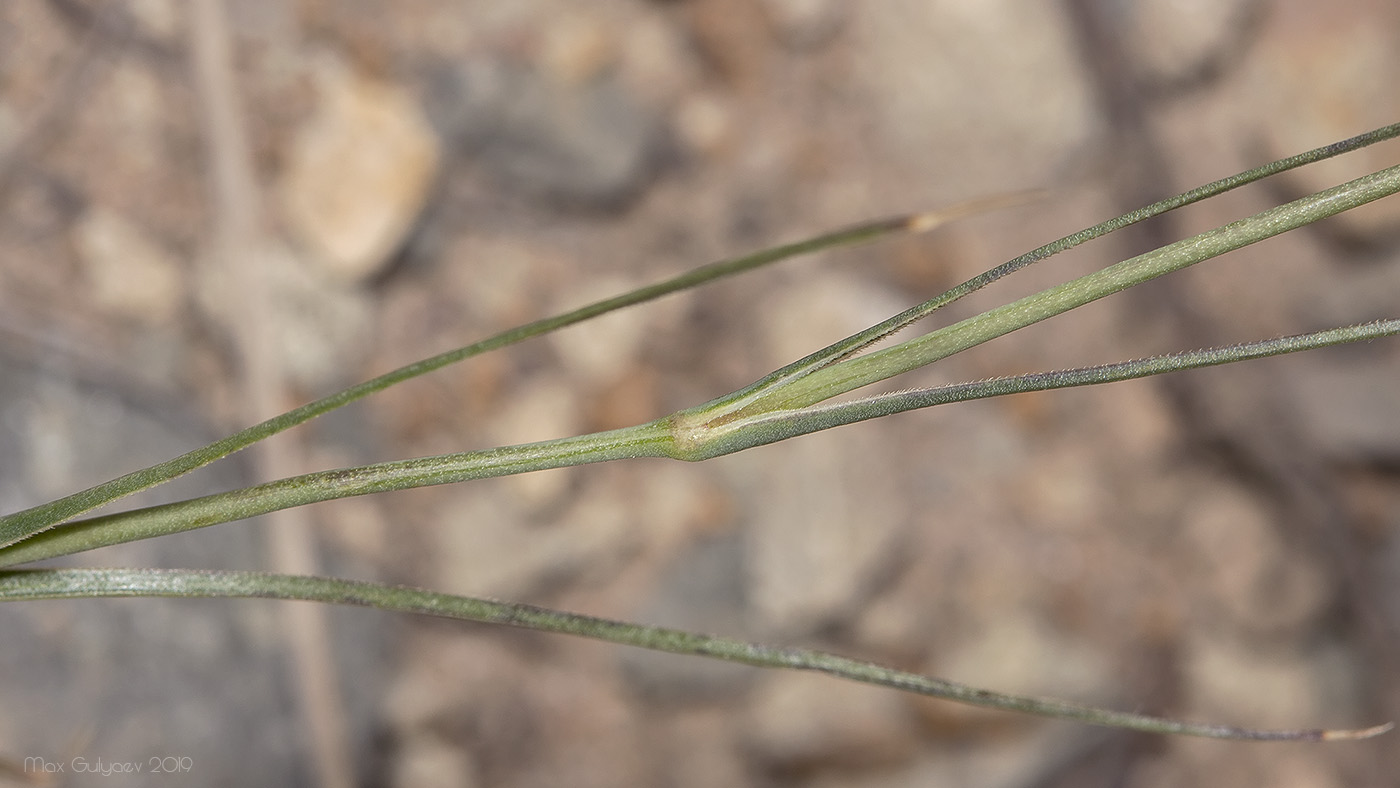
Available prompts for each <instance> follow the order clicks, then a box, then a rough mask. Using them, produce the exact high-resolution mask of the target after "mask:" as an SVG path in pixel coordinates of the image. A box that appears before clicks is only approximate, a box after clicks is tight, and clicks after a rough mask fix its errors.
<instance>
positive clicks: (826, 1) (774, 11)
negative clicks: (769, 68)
mask: <svg viewBox="0 0 1400 788" xmlns="http://www.w3.org/2000/svg"><path fill="white" fill-rule="evenodd" d="M763 9H764V10H765V11H766V12H767V13H768V19H769V21H770V23H771V24H772V25H773V28H774V31H775V32H776V33H777V34H778V36H779V38H781V39H782V40H783V41H784V42H786V43H788V44H789V45H791V46H794V47H798V48H802V47H812V46H818V45H820V44H824V43H826V42H828V41H830V40H831V39H832V38H833V37H834V36H835V35H836V33H837V32H838V31H839V30H840V29H841V24H842V23H843V22H844V21H845V18H846V13H847V11H848V10H849V5H848V4H847V3H844V2H841V0H763Z"/></svg>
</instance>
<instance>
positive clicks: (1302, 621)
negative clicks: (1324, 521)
mask: <svg viewBox="0 0 1400 788" xmlns="http://www.w3.org/2000/svg"><path fill="white" fill-rule="evenodd" d="M1183 519H1184V525H1185V529H1184V530H1185V536H1186V538H1187V540H1188V544H1189V545H1190V546H1191V548H1192V552H1193V553H1194V556H1195V564H1196V566H1197V567H1199V568H1198V570H1197V572H1198V575H1197V576H1198V577H1199V578H1200V583H1199V589H1198V592H1199V593H1201V595H1202V596H1203V597H1204V598H1205V599H1206V600H1208V601H1207V603H1206V605H1205V606H1203V607H1205V608H1207V609H1208V610H1209V611H1213V612H1215V614H1216V615H1217V616H1218V614H1219V613H1224V618H1223V621H1222V622H1220V623H1224V624H1226V625H1229V626H1232V627H1244V628H1246V629H1250V630H1254V631H1258V632H1266V633H1273V634H1289V633H1296V632H1301V631H1303V630H1304V628H1305V627H1306V626H1307V625H1308V624H1310V623H1311V622H1313V621H1314V620H1316V618H1317V617H1318V616H1319V615H1321V614H1322V613H1323V611H1324V610H1325V609H1326V606H1327V604H1328V603H1329V602H1330V601H1331V599H1332V589H1331V588H1329V587H1328V581H1327V576H1326V574H1325V573H1324V572H1323V570H1322V569H1321V567H1319V566H1318V565H1317V563H1316V562H1315V561H1313V560H1311V559H1310V558H1309V557H1308V556H1307V555H1305V554H1303V553H1301V552H1300V551H1297V550H1292V549H1289V547H1288V545H1287V544H1286V543H1285V542H1284V540H1283V537H1282V535H1281V534H1280V533H1279V532H1278V526H1277V525H1276V524H1275V523H1273V522H1272V521H1271V520H1270V518H1269V516H1268V513H1267V512H1266V511H1265V510H1264V509H1263V508H1262V507H1261V505H1260V504H1259V503H1257V502H1256V501H1254V500H1253V499H1251V498H1250V497H1248V496H1247V495H1246V494H1244V493H1242V492H1239V491H1236V490H1233V489H1229V488H1225V487H1220V488H1209V489H1207V490H1205V491H1202V492H1201V493H1200V494H1198V495H1196V496H1193V498H1192V504H1191V506H1190V507H1189V508H1188V509H1187V511H1186V512H1185V514H1184V515H1183ZM1205 612H1206V610H1203V611H1202V613H1205Z"/></svg>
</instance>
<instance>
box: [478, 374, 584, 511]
mask: <svg viewBox="0 0 1400 788" xmlns="http://www.w3.org/2000/svg"><path fill="white" fill-rule="evenodd" d="M521 386H522V390H520V391H517V392H515V393H514V394H513V395H512V396H511V397H510V398H509V399H508V401H507V402H506V404H505V406H504V407H503V408H502V409H501V410H500V411H499V412H497V413H493V414H491V419H490V427H489V429H488V434H489V435H490V441H491V445H493V446H506V445H512V444H517V443H532V442H534V441H544V440H553V439H555V438H568V437H571V436H573V435H577V434H579V433H580V432H581V431H582V417H581V416H580V414H579V405H578V394H577V392H575V391H574V390H573V388H572V387H571V386H570V385H569V382H568V381H567V380H565V379H563V378H562V376H557V375H555V376H547V375H540V376H536V377H535V378H533V379H530V380H528V381H525V382H523V383H522V384H521ZM499 484H500V485H501V486H502V487H503V488H505V489H508V490H509V491H510V494H511V498H512V501H513V503H514V504H515V505H517V506H520V507H522V509H523V511H530V510H536V509H539V508H542V507H544V506H546V505H548V504H551V503H553V502H556V501H557V500H558V499H559V497H560V496H562V495H563V494H564V493H565V492H566V491H567V490H568V487H569V477H568V471H567V470H564V471H560V470H550V471H537V472H534V473H525V474H519V475H515V476H507V477H506V478H504V479H502V480H501V481H500V482H499Z"/></svg>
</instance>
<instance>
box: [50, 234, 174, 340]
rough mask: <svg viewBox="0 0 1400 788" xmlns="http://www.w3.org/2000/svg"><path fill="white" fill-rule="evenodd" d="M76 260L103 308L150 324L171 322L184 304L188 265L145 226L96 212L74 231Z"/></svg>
mask: <svg viewBox="0 0 1400 788" xmlns="http://www.w3.org/2000/svg"><path fill="white" fill-rule="evenodd" d="M73 238H74V243H75V245H76V246H77V251H78V256H79V258H80V259H81V260H82V262H83V271H84V273H85V274H86V276H87V281H88V285H89V287H90V288H91V290H92V296H93V300H94V301H96V302H97V305H98V306H99V307H101V308H104V309H108V310H111V311H112V312H113V313H115V314H118V315H120V316H122V317H123V318H126V319H129V320H133V321H136V322H139V323H144V324H147V325H162V324H165V323H169V322H170V321H171V320H172V319H174V318H175V316H176V315H178V314H179V312H180V309H181V307H182V306H183V303H184V291H185V276H184V267H183V265H182V264H181V262H180V261H179V260H178V259H177V258H176V257H175V255H174V254H173V253H171V252H169V251H168V250H166V249H164V248H163V247H162V246H161V245H160V243H159V242H158V241H156V240H155V239H153V238H151V237H150V236H149V235H147V234H146V233H145V232H144V231H143V230H141V228H139V227H137V226H136V225H135V224H133V223H131V222H130V221H128V220H127V219H126V218H124V217H122V216H121V215H120V214H117V213H115V212H113V211H109V210H107V209H105V208H101V207H98V208H95V209H93V210H92V211H89V212H88V213H87V214H86V215H85V216H84V217H83V219H82V221H81V222H79V224H78V226H77V228H76V231H75V233H74V236H73Z"/></svg>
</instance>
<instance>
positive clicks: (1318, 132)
mask: <svg viewBox="0 0 1400 788" xmlns="http://www.w3.org/2000/svg"><path fill="white" fill-rule="evenodd" d="M1270 24H1271V27H1272V31H1271V32H1272V35H1269V36H1267V37H1265V38H1264V39H1263V40H1261V41H1260V42H1259V45H1258V47H1257V48H1256V51H1255V52H1254V53H1253V55H1252V56H1251V57H1250V58H1249V60H1248V61H1247V62H1246V67H1245V69H1244V73H1243V79H1244V82H1243V87H1242V90H1243V92H1244V93H1245V94H1246V95H1248V96H1249V97H1250V101H1251V102H1253V103H1254V104H1255V105H1256V106H1257V107H1258V109H1257V110H1255V112H1254V115H1256V116H1259V117H1274V118H1287V122H1282V123H1269V124H1266V125H1263V126H1261V127H1258V128H1253V127H1251V128H1250V130H1251V131H1253V132H1254V133H1256V134H1258V135H1260V136H1261V137H1262V140H1261V141H1262V143H1263V146H1264V147H1263V153H1264V155H1266V156H1268V157H1270V158H1272V157H1277V156H1288V155H1292V154H1294V153H1299V152H1302V151H1305V150H1309V149H1311V148H1315V147H1317V146H1319V145H1326V144H1328V143H1332V142H1336V141H1337V140H1342V139H1346V138H1347V137H1350V136H1352V135H1355V134H1360V133H1362V132H1364V131H1369V130H1371V129H1373V128H1376V127H1378V126H1382V125H1385V124H1387V123H1393V122H1395V118H1396V117H1400V92H1397V91H1396V90H1395V81H1394V75H1395V74H1396V73H1400V6H1396V5H1394V4H1383V5H1382V6H1381V7H1378V6H1376V5H1375V4H1373V3H1370V2H1367V1H1366V0H1347V1H1346V2H1338V3H1329V4H1328V5H1327V6H1325V7H1323V6H1319V5H1317V4H1316V3H1311V2H1308V0H1289V1H1288V2H1280V3H1275V4H1273V6H1272V12H1271V14H1270ZM1397 149H1400V143H1396V142H1395V141H1393V140H1392V141H1390V142H1388V143H1382V144H1380V145H1373V146H1370V147H1368V148H1365V149H1363V150H1360V151H1356V152H1355V153H1351V154H1348V155H1347V156H1342V157H1337V158H1332V159H1328V160H1327V161H1323V162H1319V163H1317V164H1313V165H1310V166H1308V167H1305V168H1302V169H1299V170H1294V171H1291V172H1288V173H1285V174H1284V175H1281V176H1279V177H1280V178H1282V179H1283V180H1284V181H1285V182H1287V183H1289V184H1291V186H1290V187H1289V191H1292V192H1296V193H1297V195H1296V196H1301V194H1305V193H1308V192H1313V191H1317V190H1320V189H1325V188H1329V187H1331V186H1334V185H1336V184H1338V183H1341V182H1343V181H1345V180H1347V179H1349V178H1355V177H1358V176H1359V175H1362V174H1365V173H1369V172H1374V171H1376V170H1379V169H1381V168H1384V167H1389V166H1391V165H1392V164H1394V163H1395V156H1396V151H1397ZM1397 228H1400V201H1397V200H1378V201H1376V202H1373V203H1370V204H1368V205H1364V206H1361V207H1359V208H1353V209H1351V210H1349V211H1346V212H1345V213H1342V214H1339V215H1337V216H1335V217H1332V218H1330V219H1327V220H1325V223H1324V224H1322V225H1319V226H1318V227H1317V228H1316V229H1317V230H1331V231H1332V232H1333V233H1337V232H1340V233H1341V234H1342V236H1343V237H1344V238H1345V239H1346V240H1353V241H1358V242H1361V243H1363V244H1368V245H1380V244H1384V243H1387V242H1388V239H1390V238H1391V237H1392V235H1393V234H1394V233H1395V232H1396V230H1397Z"/></svg>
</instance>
